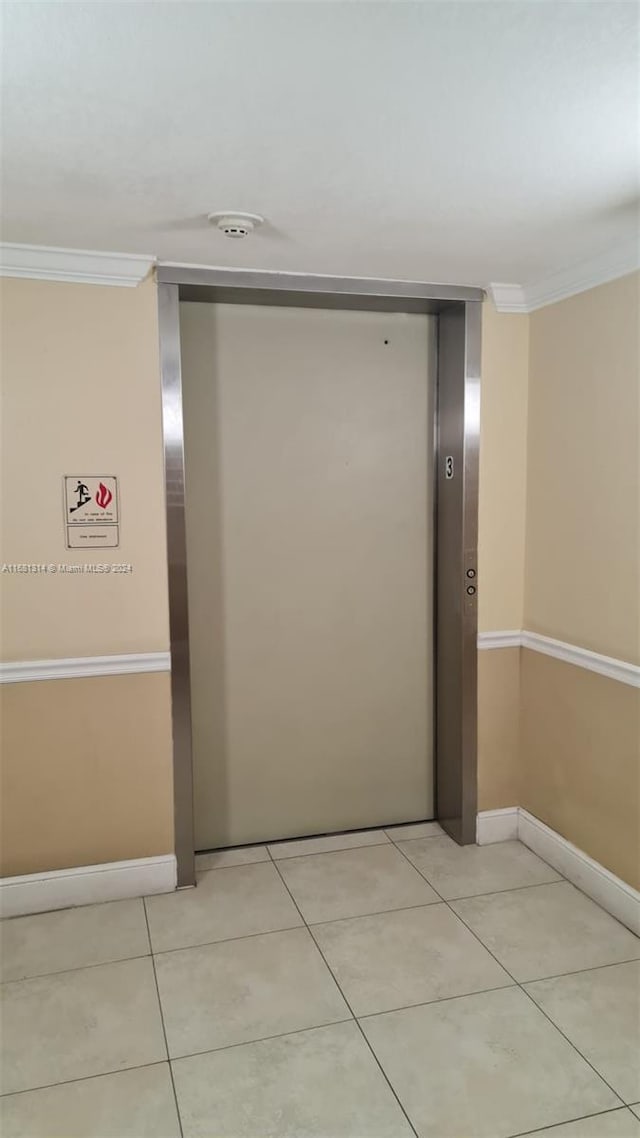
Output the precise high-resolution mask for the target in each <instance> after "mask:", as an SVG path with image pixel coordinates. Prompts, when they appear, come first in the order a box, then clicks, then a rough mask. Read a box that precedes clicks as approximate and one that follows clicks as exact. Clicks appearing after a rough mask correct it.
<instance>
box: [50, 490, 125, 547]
mask: <svg viewBox="0 0 640 1138" xmlns="http://www.w3.org/2000/svg"><path fill="white" fill-rule="evenodd" d="M63 482H64V512H65V519H64V524H65V535H66V545H67V548H68V549H91V548H93V549H96V548H98V547H101V548H106V549H113V548H114V547H115V546H117V545H119V543H120V525H119V523H120V519H119V516H118V514H119V502H118V480H117V478H116V477H115V475H112V474H65V476H64V479H63Z"/></svg>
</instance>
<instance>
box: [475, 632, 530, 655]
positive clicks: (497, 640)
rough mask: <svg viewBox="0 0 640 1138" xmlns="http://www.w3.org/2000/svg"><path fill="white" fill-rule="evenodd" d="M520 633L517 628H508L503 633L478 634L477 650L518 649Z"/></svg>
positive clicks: (520, 638) (520, 639)
mask: <svg viewBox="0 0 640 1138" xmlns="http://www.w3.org/2000/svg"><path fill="white" fill-rule="evenodd" d="M521 644H522V632H521V631H520V629H519V628H509V629H506V630H505V631H503V632H479V633H478V648H479V649H482V650H484V649H486V648H520V646H521Z"/></svg>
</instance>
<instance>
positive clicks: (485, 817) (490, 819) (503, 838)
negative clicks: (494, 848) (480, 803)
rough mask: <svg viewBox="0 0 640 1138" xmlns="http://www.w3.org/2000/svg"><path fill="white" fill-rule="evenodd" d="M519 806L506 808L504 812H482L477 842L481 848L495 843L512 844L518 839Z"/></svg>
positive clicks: (479, 815) (478, 822) (477, 826)
mask: <svg viewBox="0 0 640 1138" xmlns="http://www.w3.org/2000/svg"><path fill="white" fill-rule="evenodd" d="M518 814H519V809H518V807H517V806H506V807H504V809H502V810H482V811H481V812H480V813H479V814H478V818H477V822H476V842H477V843H478V845H479V846H490V845H492V844H493V842H511V841H514V840H515V839H516V838H517V837H518Z"/></svg>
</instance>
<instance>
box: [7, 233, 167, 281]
mask: <svg viewBox="0 0 640 1138" xmlns="http://www.w3.org/2000/svg"><path fill="white" fill-rule="evenodd" d="M155 263H156V258H155V257H153V256H150V255H149V256H140V255H138V254H133V253H103V252H96V251H94V250H89V249H58V248H54V247H50V246H46V245H12V244H10V243H3V244H0V276H2V277H27V278H29V279H30V280H41V281H66V282H71V283H73V284H94V285H119V286H120V287H124V288H135V286H136V285H138V284H140V282H141V281H143V280H144V278H145V277H146V276H147V275H148V273H149V271H150V270H151V268H152V267H153V265H155Z"/></svg>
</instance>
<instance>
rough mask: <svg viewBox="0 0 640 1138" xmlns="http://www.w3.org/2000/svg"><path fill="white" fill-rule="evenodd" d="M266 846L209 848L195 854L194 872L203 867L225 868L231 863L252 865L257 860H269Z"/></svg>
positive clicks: (203, 868)
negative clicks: (209, 849)
mask: <svg viewBox="0 0 640 1138" xmlns="http://www.w3.org/2000/svg"><path fill="white" fill-rule="evenodd" d="M269 860H270V859H269V854H268V852H267V847H266V846H244V847H242V848H240V847H239V848H237V849H234V850H211V852H210V853H199V854H196V872H202V870H205V869H227V868H228V867H229V866H231V865H253V864H254V862H258V861H269Z"/></svg>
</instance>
